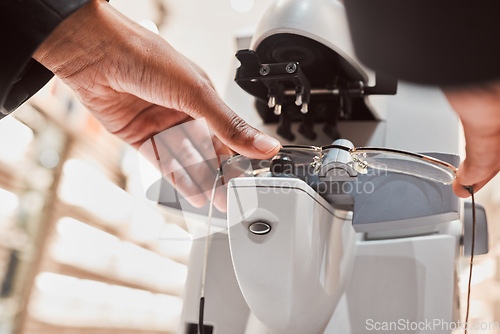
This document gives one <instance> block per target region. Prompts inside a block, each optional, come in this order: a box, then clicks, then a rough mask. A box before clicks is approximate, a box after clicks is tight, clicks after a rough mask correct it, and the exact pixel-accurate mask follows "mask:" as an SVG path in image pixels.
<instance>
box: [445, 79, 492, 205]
mask: <svg viewBox="0 0 500 334" xmlns="http://www.w3.org/2000/svg"><path fill="white" fill-rule="evenodd" d="M445 95H446V98H447V99H448V101H449V102H450V104H451V106H452V107H453V109H454V110H455V111H456V112H457V114H458V115H459V116H460V119H461V121H462V124H463V127H464V133H465V141H466V146H465V150H466V159H465V160H464V162H463V163H462V164H461V165H460V167H459V168H458V172H457V178H456V180H455V183H454V184H453V190H454V191H455V193H456V194H457V195H458V196H459V197H468V196H470V194H469V192H468V191H467V190H465V189H464V188H463V186H470V185H473V186H474V191H475V192H476V191H478V190H479V189H481V188H482V187H483V186H484V185H485V184H486V183H488V182H489V181H490V180H491V179H492V178H493V177H494V176H495V175H496V174H497V173H498V172H499V170H500V82H496V83H489V84H483V85H477V86H473V87H467V88H460V89H447V90H445Z"/></svg>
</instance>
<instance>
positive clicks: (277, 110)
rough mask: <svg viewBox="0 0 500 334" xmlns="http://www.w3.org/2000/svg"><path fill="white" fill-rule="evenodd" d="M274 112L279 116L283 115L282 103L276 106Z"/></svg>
mask: <svg viewBox="0 0 500 334" xmlns="http://www.w3.org/2000/svg"><path fill="white" fill-rule="evenodd" d="M274 114H275V115H277V116H279V115H281V104H277V105H275V106H274Z"/></svg>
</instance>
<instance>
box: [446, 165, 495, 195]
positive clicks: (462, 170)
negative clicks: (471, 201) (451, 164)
mask: <svg viewBox="0 0 500 334" xmlns="http://www.w3.org/2000/svg"><path fill="white" fill-rule="evenodd" d="M497 173H498V170H495V169H493V168H491V167H490V166H482V165H480V164H478V163H477V162H476V161H474V160H473V159H472V158H466V159H465V160H464V162H462V163H461V164H460V167H459V168H458V172H457V177H456V179H455V182H454V183H453V191H454V192H455V194H456V195H457V196H458V197H462V198H466V197H469V196H470V193H469V191H468V190H466V189H465V188H464V187H465V186H473V188H474V192H477V191H479V190H480V189H481V188H482V187H484V185H485V184H487V183H488V182H489V181H490V180H491V179H492V178H493V177H494V176H495V175H496V174H497Z"/></svg>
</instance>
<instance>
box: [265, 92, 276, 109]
mask: <svg viewBox="0 0 500 334" xmlns="http://www.w3.org/2000/svg"><path fill="white" fill-rule="evenodd" d="M275 105H276V97H274V96H272V95H271V96H269V100H268V101H267V106H268V107H269V108H274V106H275Z"/></svg>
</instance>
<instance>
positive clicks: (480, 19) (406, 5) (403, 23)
mask: <svg viewBox="0 0 500 334" xmlns="http://www.w3.org/2000/svg"><path fill="white" fill-rule="evenodd" d="M344 3H345V7H346V11H347V19H348V22H349V28H350V31H351V36H352V39H353V43H354V51H355V52H356V55H357V57H358V58H359V60H360V61H361V62H362V63H364V64H365V65H366V66H368V67H370V68H372V69H374V70H376V71H379V72H384V73H387V74H390V75H391V76H393V77H396V78H399V79H402V80H407V81H412V82H417V83H421V84H432V85H469V84H475V83H481V82H487V81H493V80H499V79H500V65H499V62H500V41H499V36H500V24H499V22H498V21H499V17H500V1H498V0H481V1H470V0H454V1H439V0H438V1H435V0H345V1H344Z"/></svg>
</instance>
